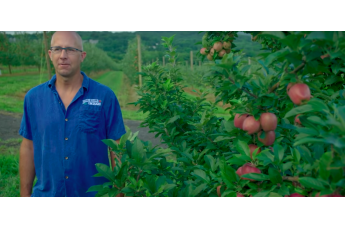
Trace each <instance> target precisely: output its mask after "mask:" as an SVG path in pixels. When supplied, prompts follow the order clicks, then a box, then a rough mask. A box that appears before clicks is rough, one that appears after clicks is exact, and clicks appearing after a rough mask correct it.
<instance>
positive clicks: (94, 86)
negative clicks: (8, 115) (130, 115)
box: [19, 32, 126, 196]
mask: <svg viewBox="0 0 345 230" xmlns="http://www.w3.org/2000/svg"><path fill="white" fill-rule="evenodd" d="M48 53H49V57H50V59H51V61H52V62H53V65H54V67H55V72H56V74H55V75H54V76H53V77H52V79H51V80H50V81H48V82H46V83H43V84H41V85H38V86H36V87H34V88H33V89H31V90H30V91H29V92H28V93H27V94H26V96H25V99H24V114H23V118H22V123H21V127H20V130H19V134H20V135H22V136H23V142H22V144H21V147H20V163H19V171H20V194H21V196H95V192H91V193H86V191H87V190H88V189H89V187H91V186H93V185H96V184H101V183H104V182H106V180H105V179H104V178H102V177H92V176H93V175H94V174H96V173H97V170H96V167H95V164H96V163H103V164H109V159H108V155H107V146H106V145H105V144H104V143H103V142H102V141H101V140H103V139H113V140H117V142H119V139H120V137H121V136H122V135H123V134H125V133H126V131H125V127H124V124H123V120H122V114H121V110H120V106H119V102H118V100H117V98H116V96H115V94H114V92H113V91H112V90H111V89H110V88H108V87H107V86H104V85H102V84H100V83H98V82H96V81H94V80H92V79H90V78H88V77H87V76H86V75H85V73H83V72H81V71H80V65H81V63H82V62H83V61H84V59H85V57H86V52H85V51H83V46H82V40H81V38H80V36H79V35H78V34H77V33H75V32H56V33H54V35H53V36H52V40H51V48H50V50H49V51H48ZM111 159H112V160H111V164H112V166H114V165H115V163H114V158H113V157H112V158H111ZM35 175H36V177H37V182H36V184H35V187H34V188H33V192H32V193H31V191H32V186H33V181H34V177H35Z"/></svg>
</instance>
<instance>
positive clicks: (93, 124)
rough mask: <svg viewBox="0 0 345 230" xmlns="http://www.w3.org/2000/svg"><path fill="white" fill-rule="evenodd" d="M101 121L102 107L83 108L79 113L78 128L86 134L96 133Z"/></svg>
mask: <svg viewBox="0 0 345 230" xmlns="http://www.w3.org/2000/svg"><path fill="white" fill-rule="evenodd" d="M100 120H101V107H100V106H84V105H83V106H82V108H81V109H80V113H79V124H78V127H79V129H80V130H81V131H83V132H85V133H93V132H95V131H96V130H97V129H98V127H99V124H100Z"/></svg>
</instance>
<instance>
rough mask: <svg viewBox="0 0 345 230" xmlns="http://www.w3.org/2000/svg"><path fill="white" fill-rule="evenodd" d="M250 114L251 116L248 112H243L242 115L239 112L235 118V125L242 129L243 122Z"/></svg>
mask: <svg viewBox="0 0 345 230" xmlns="http://www.w3.org/2000/svg"><path fill="white" fill-rule="evenodd" d="M248 116H249V115H248V114H242V115H241V114H238V113H237V114H236V115H235V119H234V125H235V127H237V128H240V129H242V128H243V122H244V120H245V119H246V118H247V117H248Z"/></svg>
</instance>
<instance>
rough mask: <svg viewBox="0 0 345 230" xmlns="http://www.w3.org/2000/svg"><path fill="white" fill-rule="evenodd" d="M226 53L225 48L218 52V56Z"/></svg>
mask: <svg viewBox="0 0 345 230" xmlns="http://www.w3.org/2000/svg"><path fill="white" fill-rule="evenodd" d="M225 54H226V52H225V50H221V51H219V53H218V57H223V56H224V55H225Z"/></svg>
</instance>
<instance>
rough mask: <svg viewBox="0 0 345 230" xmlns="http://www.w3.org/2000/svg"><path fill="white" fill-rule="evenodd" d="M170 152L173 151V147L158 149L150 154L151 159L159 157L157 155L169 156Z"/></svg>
mask: <svg viewBox="0 0 345 230" xmlns="http://www.w3.org/2000/svg"><path fill="white" fill-rule="evenodd" d="M168 153H171V149H169V148H168V149H158V150H156V152H155V153H153V154H152V155H150V157H149V159H150V160H151V159H153V158H157V157H160V156H168V155H169V154H168Z"/></svg>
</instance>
